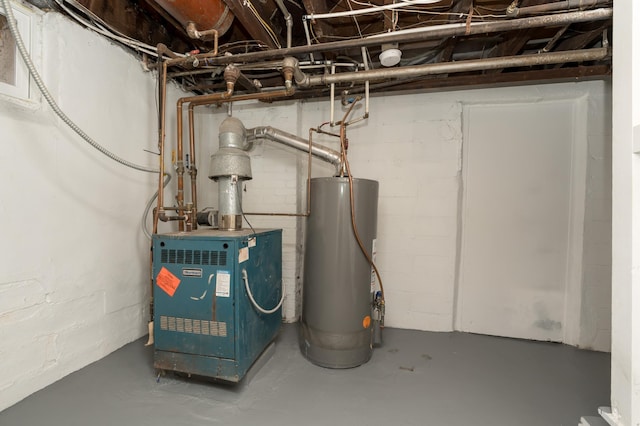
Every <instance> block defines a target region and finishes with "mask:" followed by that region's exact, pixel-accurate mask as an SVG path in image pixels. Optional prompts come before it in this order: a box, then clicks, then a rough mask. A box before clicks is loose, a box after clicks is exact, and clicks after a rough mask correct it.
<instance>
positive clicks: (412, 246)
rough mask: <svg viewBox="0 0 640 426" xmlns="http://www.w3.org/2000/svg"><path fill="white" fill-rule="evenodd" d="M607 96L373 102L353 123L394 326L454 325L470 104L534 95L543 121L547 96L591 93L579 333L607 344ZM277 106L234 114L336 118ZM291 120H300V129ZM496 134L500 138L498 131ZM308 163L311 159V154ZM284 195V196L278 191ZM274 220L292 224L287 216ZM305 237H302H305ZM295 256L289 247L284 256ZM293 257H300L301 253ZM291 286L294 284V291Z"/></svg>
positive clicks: (456, 94)
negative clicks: (372, 196)
mask: <svg viewBox="0 0 640 426" xmlns="http://www.w3.org/2000/svg"><path fill="white" fill-rule="evenodd" d="M608 94H609V86H608V84H607V83H605V82H584V83H578V84H575V83H564V84H549V85H539V86H525V87H511V88H501V89H481V90H466V91H452V92H443V93H432V94H418V95H401V96H384V97H374V98H372V99H371V117H370V118H369V120H367V121H366V122H363V123H358V124H356V125H354V126H352V127H350V128H349V129H348V134H347V136H348V137H349V143H350V148H349V158H350V162H351V167H352V171H353V174H354V176H356V177H362V178H370V179H375V180H378V181H379V182H380V199H379V220H378V246H377V249H378V266H379V269H380V272H381V274H382V276H383V280H384V282H385V290H386V297H387V321H386V324H387V325H388V326H391V327H401V328H414V329H419V330H436V331H449V330H453V329H454V328H455V325H454V314H455V310H456V308H457V304H456V275H457V268H458V263H457V262H458V240H459V238H460V234H459V233H460V226H459V220H460V215H461V211H460V208H461V205H460V191H461V185H462V184H463V183H462V182H461V176H460V172H461V166H462V161H463V158H462V146H463V145H462V144H463V143H464V140H463V135H462V128H463V126H462V124H463V123H462V120H463V107H464V105H465V104H474V103H497V104H500V103H504V104H512V103H514V102H517V103H522V102H524V101H523V100H527V101H528V102H530V108H529V110H528V111H527V113H528V114H530V115H531V117H532V119H535V116H536V110H537V108H540V107H541V106H540V103H541V102H544V101H548V100H556V99H583V98H585V97H586V98H587V108H588V111H587V116H588V117H589V118H588V120H587V122H585V123H582V125H583V126H584V133H585V134H586V135H587V136H588V144H589V146H588V153H589V154H588V155H589V158H588V175H589V177H588V179H587V182H586V184H587V197H586V203H585V217H586V220H585V230H584V232H585V238H584V242H583V243H584V247H583V259H582V263H583V273H582V281H583V287H582V294H579V295H577V297H580V298H582V300H581V302H582V303H581V304H578V305H579V306H581V308H580V309H581V312H580V313H578V314H577V315H580V316H581V317H580V324H581V327H580V331H579V333H580V336H576V337H575V338H574V339H572V340H574V341H578V340H579V342H580V346H584V347H588V348H592V349H598V350H608V348H609V340H608V337H607V330H610V329H609V328H608V324H609V322H608V310H609V309H610V306H609V302H610V277H609V276H608V275H607V270H608V268H609V267H610V266H607V265H610V254H609V250H610V249H609V245H610V235H609V233H608V231H607V230H608V227H609V226H610V215H609V214H608V211H609V209H610V207H609V206H610V189H609V188H610V184H609V181H608V179H609V178H608V177H607V176H609V175H610V170H608V164H609V163H608V161H609V159H608V158H609V157H608V156H607V155H608V154H607V152H608V149H609V148H608V146H609V144H610V133H609V131H608V129H609V128H610V121H611V117H610V114H609V113H608V111H609V102H610V100H609V99H610V97H609V95H608ZM271 108H272V107H269V108H264V106H259V105H255V104H250V103H249V104H244V105H237V106H236V107H235V113H234V116H236V117H238V118H240V119H241V120H243V121H246V122H247V126H249V127H251V126H253V125H254V124H249V123H256V122H261V123H262V124H268V125H272V126H274V127H278V128H282V129H283V130H287V131H289V132H292V133H296V134H298V135H300V136H302V137H307V134H308V129H309V128H310V127H316V126H318V125H319V124H321V123H324V122H326V121H328V120H329V104H328V101H311V102H300V103H299V104H298V105H297V106H296V105H291V104H287V105H278V106H276V107H275V108H277V109H278V110H279V111H281V112H280V113H279V114H275V113H274V112H272V111H271ZM342 114H344V112H343V111H342V110H341V109H340V107H339V106H338V105H337V114H336V119H339V118H341V117H342ZM358 114H362V110H361V109H357V110H356V112H355V114H354V116H357V115H358ZM281 117H282V118H286V119H281ZM272 118H273V119H272ZM568 119H570V118H568ZM292 121H295V122H297V130H298V131H297V132H295V131H294V130H295V129H296V126H294V124H293V123H292ZM496 137H500V135H499V132H497V133H496ZM314 142H317V143H322V144H325V145H327V146H330V147H332V148H334V149H338V144H337V142H336V140H335V139H334V138H331V137H327V136H314ZM273 149H277V148H273ZM273 153H274V159H275V160H274V161H273V163H272V166H273V167H277V168H278V170H284V169H282V168H283V167H288V168H289V170H293V168H294V164H293V163H287V161H289V158H288V157H286V159H285V158H284V157H283V156H280V157H279V159H276V157H277V156H278V152H277V151H273ZM288 155H289V153H287V156H288ZM256 160H258V161H264V160H260V159H259V158H256ZM282 161H284V163H283V162H282ZM299 161H302V163H304V161H305V159H304V158H302V160H299ZM264 164H265V166H266V165H267V163H264ZM285 164H286V165H285ZM259 167H260V166H259ZM332 173H333V170H332V168H331V167H330V166H328V165H325V164H323V163H319V162H318V163H316V162H314V172H313V175H314V176H330V175H331V174H332ZM284 179H285V177H284V176H282V175H279V176H278V177H275V180H274V181H273V182H272V183H261V182H258V181H257V180H258V179H256V182H255V183H252V184H255V185H262V187H263V188H265V189H266V188H268V187H269V186H275V187H282V185H284ZM305 179H306V168H305V167H304V165H303V166H300V165H299V167H298V201H299V203H298V204H299V206H300V205H302V204H303V201H304V197H305V195H304V194H305V191H306V188H305V185H304V182H305ZM263 196H264V197H269V195H267V194H263ZM249 199H250V198H249V196H247V200H249ZM275 199H276V200H279V199H278V198H277V196H276V198H275ZM251 202H253V201H251ZM256 202H257V203H258V204H259V201H257V200H256ZM256 207H259V205H256ZM273 223H274V225H275V226H286V225H285V224H284V222H283V221H282V220H281V219H276V220H274V222H273ZM303 232H304V226H298V234H300V233H303ZM303 240H304V238H300V236H298V243H300V241H303ZM294 255H296V254H295V253H293V252H288V253H287V254H286V256H285V257H290V256H294ZM301 256H302V253H301V251H298V252H297V257H298V259H297V262H298V267H297V271H296V276H295V277H290V278H289V280H292V279H294V278H295V279H297V281H296V286H295V288H294V289H293V290H295V292H297V294H298V295H299V293H300V286H301V285H302V280H301V273H302V271H301V267H300V264H301ZM285 262H287V263H288V264H291V263H293V262H294V260H292V259H289V260H286V261H285ZM288 272H291V271H290V270H289V271H288ZM291 291H292V288H291V287H288V294H289V295H290V296H292V294H291ZM297 302H299V300H297ZM293 303H294V300H290V299H288V300H287V303H286V304H285V307H286V308H285V311H286V312H287V315H292V313H293V314H295V317H297V316H298V315H299V314H300V310H299V308H300V307H299V303H298V304H296V305H295V306H293ZM295 317H288V318H289V319H294V318H295Z"/></svg>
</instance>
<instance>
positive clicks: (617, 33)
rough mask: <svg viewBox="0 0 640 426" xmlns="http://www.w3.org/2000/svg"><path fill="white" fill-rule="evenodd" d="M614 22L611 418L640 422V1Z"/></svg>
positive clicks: (629, 425)
mask: <svg viewBox="0 0 640 426" xmlns="http://www.w3.org/2000/svg"><path fill="white" fill-rule="evenodd" d="M614 21H615V27H614V37H615V39H616V44H615V54H614V57H613V69H614V73H613V146H612V157H613V213H612V216H613V242H612V255H613V264H612V305H613V312H612V314H613V318H612V331H613V333H612V344H611V409H612V412H611V414H610V415H609V416H607V420H608V421H609V423H611V424H613V425H620V426H623V425H624V426H636V425H638V424H640V185H639V183H640V154H639V153H638V152H639V151H640V132H638V130H637V128H636V126H638V125H640V77H639V74H638V73H639V72H640V5H639V4H638V3H637V2H631V1H627V2H618V3H616V7H615V8H614ZM634 130H635V131H634ZM634 148H635V149H634ZM634 150H635V151H636V152H635V153H634Z"/></svg>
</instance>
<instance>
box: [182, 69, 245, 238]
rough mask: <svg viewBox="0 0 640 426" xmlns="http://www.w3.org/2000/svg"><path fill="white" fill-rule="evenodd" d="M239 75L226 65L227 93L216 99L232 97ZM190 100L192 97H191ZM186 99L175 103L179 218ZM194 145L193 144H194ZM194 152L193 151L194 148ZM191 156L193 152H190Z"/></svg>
mask: <svg viewBox="0 0 640 426" xmlns="http://www.w3.org/2000/svg"><path fill="white" fill-rule="evenodd" d="M239 73H240V70H238V68H236V67H235V66H233V65H228V66H227V68H226V69H225V71H224V78H225V80H226V82H227V91H226V92H223V93H216V95H217V96H218V97H220V98H221V99H225V98H229V97H231V96H232V95H233V89H234V85H235V82H236V80H237V79H238V74H239ZM191 98H192V97H191ZM187 99H190V98H188V97H187V98H180V99H178V102H177V103H176V118H177V126H176V127H177V128H178V138H177V142H176V145H177V152H176V156H177V160H176V165H177V167H176V173H177V174H178V191H177V194H176V202H177V203H178V207H179V208H180V209H179V210H178V215H179V216H183V215H184V209H183V208H182V207H183V206H184V149H183V137H182V133H183V130H184V126H183V124H182V119H183V110H182V106H183V105H184V103H186V102H188V101H187ZM189 124H190V127H189V135H190V136H191V134H192V133H194V129H193V127H192V126H191V122H189ZM194 144H195V142H194ZM194 151H195V146H194ZM192 154H193V152H192ZM184 226H185V224H184V223H183V222H180V223H179V224H178V228H179V230H180V231H184Z"/></svg>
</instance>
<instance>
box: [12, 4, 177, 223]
mask: <svg viewBox="0 0 640 426" xmlns="http://www.w3.org/2000/svg"><path fill="white" fill-rule="evenodd" d="M0 1H1V2H2V7H3V8H4V11H5V14H6V17H7V23H8V26H9V31H10V32H11V35H12V36H13V38H14V40H15V43H16V47H17V48H18V51H19V52H20V56H22V60H23V61H24V63H25V65H26V66H27V69H28V70H29V74H31V77H32V78H33V81H34V82H35V83H36V86H38V89H39V90H40V92H41V93H42V96H43V97H44V98H45V99H46V101H47V103H48V104H49V106H51V109H52V110H53V112H54V113H55V114H56V115H57V116H58V117H60V119H61V120H62V121H63V122H64V123H65V124H67V125H68V126H69V127H70V128H71V129H72V130H73V131H74V132H76V133H77V134H78V135H79V136H80V137H81V138H82V139H83V140H84V141H86V142H87V143H88V144H89V145H91V146H92V147H93V148H95V149H96V150H98V151H99V152H100V153H101V154H104V155H105V156H107V157H109V158H110V159H111V160H113V161H116V162H118V163H120V164H122V165H123V166H126V167H129V168H131V169H134V170H138V171H141V172H146V173H159V170H157V169H152V168H150V167H147V166H140V165H138V164H135V163H132V162H130V161H127V160H125V159H123V158H120V157H118V156H117V155H115V154H114V153H112V152H111V151H109V150H107V149H106V148H105V147H103V146H102V145H100V144H99V143H98V142H96V141H95V140H94V139H93V138H91V137H90V136H89V135H88V134H87V133H85V132H84V131H83V130H82V129H81V128H80V127H79V126H78V125H77V124H76V123H75V122H73V120H71V118H69V116H67V115H66V114H65V113H64V111H62V109H60V107H59V106H58V103H57V102H56V101H55V99H53V96H52V95H51V92H49V89H47V86H46V85H45V84H44V81H43V80H42V77H41V76H40V73H39V72H38V70H37V69H36V67H35V65H34V63H33V61H32V59H31V56H29V52H28V51H27V48H26V47H25V45H24V41H23V40H22V36H21V35H20V31H18V27H17V25H16V19H15V16H14V15H13V9H12V8H11V4H10V3H9V0H0ZM165 176H166V177H167V178H166V183H165V185H166V184H167V183H168V182H169V180H170V179H171V176H170V175H169V174H166V173H165ZM157 196H158V193H157V192H156V194H155V196H154V197H153V198H152V199H151V200H150V201H149V204H151V203H152V202H153V199H154V198H155V197H157ZM145 217H146V214H145ZM143 230H144V231H145V234H146V233H147V232H146V227H143Z"/></svg>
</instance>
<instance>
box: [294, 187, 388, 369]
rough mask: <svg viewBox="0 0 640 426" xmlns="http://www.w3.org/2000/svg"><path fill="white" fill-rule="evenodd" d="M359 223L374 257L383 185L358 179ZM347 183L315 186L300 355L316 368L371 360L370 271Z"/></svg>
mask: <svg viewBox="0 0 640 426" xmlns="http://www.w3.org/2000/svg"><path fill="white" fill-rule="evenodd" d="M353 193H354V194H353V195H354V209H355V219H356V225H357V228H358V233H359V235H360V239H361V241H362V243H363V245H364V247H365V248H366V249H367V251H368V253H369V254H371V252H372V249H373V246H374V244H375V239H376V229H377V220H378V182H376V181H373V180H368V179H353ZM349 195H350V192H349V180H348V179H347V178H339V177H331V178H315V179H312V180H311V214H310V216H309V218H308V221H307V236H306V238H307V241H306V249H305V255H304V282H303V295H302V297H303V299H302V319H301V325H300V350H301V351H302V354H303V355H304V356H305V357H306V358H307V359H309V360H310V361H311V362H313V363H314V364H317V365H320V366H323V367H329V368H350V367H355V366H358V365H360V364H364V363H365V362H367V361H368V360H369V358H370V357H371V350H372V341H371V339H372V332H371V330H372V329H371V324H372V321H371V301H372V295H371V282H372V273H371V265H370V264H369V262H368V261H367V259H366V257H365V256H364V254H363V253H362V251H361V250H360V247H359V246H358V243H357V241H356V239H355V236H354V232H353V228H352V225H351V203H350V198H349Z"/></svg>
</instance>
